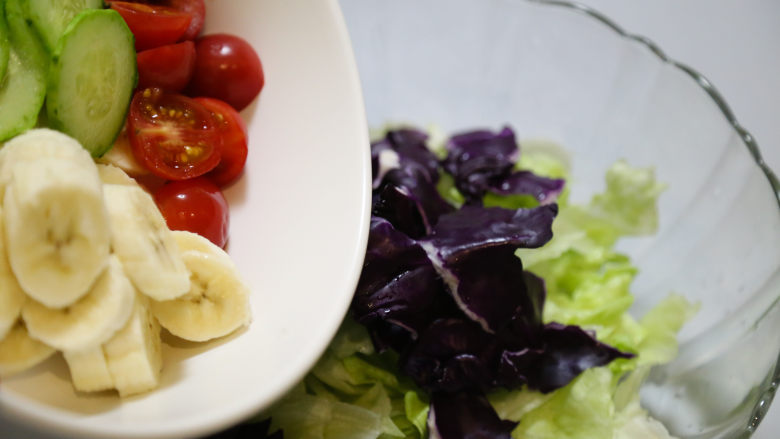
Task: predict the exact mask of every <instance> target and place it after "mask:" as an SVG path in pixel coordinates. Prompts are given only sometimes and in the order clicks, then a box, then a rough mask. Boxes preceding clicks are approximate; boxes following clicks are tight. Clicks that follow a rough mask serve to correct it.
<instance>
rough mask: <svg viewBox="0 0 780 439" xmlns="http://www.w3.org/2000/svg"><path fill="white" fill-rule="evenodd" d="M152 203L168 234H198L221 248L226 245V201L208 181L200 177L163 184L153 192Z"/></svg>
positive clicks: (227, 221) (228, 222)
mask: <svg viewBox="0 0 780 439" xmlns="http://www.w3.org/2000/svg"><path fill="white" fill-rule="evenodd" d="M154 201H155V202H156V203H157V207H158V208H159V209H160V212H162V215H163V217H164V218H165V222H166V223H167V224H168V228H170V229H171V230H187V231H189V232H193V233H197V234H199V235H201V236H203V237H205V238H207V239H208V240H209V241H211V242H213V243H214V244H216V245H218V246H220V247H224V246H225V244H226V243H227V239H228V227H229V225H230V218H229V214H228V204H227V200H225V196H224V195H222V191H220V190H219V188H218V187H217V186H216V185H215V184H214V183H212V182H211V181H210V180H208V179H206V178H203V177H199V178H193V179H191V180H183V181H172V182H169V183H166V184H165V185H163V186H162V187H160V188H159V189H157V190H156V191H155V192H154Z"/></svg>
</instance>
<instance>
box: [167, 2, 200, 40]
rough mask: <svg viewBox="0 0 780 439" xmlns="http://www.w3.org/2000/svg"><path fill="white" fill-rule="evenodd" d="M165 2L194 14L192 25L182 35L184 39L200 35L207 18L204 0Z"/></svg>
mask: <svg viewBox="0 0 780 439" xmlns="http://www.w3.org/2000/svg"><path fill="white" fill-rule="evenodd" d="M163 4H164V5H166V6H168V7H170V8H173V9H176V10H177V11H181V12H185V13H187V14H190V15H192V21H190V27H188V28H187V32H184V35H182V37H181V39H182V40H194V39H195V38H197V37H198V34H200V31H201V29H203V22H204V21H205V20H206V5H205V4H204V3H203V0H165V1H163Z"/></svg>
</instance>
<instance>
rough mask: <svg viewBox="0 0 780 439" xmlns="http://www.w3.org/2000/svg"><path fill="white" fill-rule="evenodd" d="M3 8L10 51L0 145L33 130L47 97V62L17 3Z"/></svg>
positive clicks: (12, 0) (0, 93)
mask: <svg viewBox="0 0 780 439" xmlns="http://www.w3.org/2000/svg"><path fill="white" fill-rule="evenodd" d="M4 5H5V11H4V12H5V19H6V21H7V24H8V31H9V32H8V34H9V35H8V36H9V40H10V48H9V52H8V67H7V72H6V77H5V79H4V80H3V82H2V83H0V84H2V85H0V141H5V140H8V139H10V138H11V137H13V136H15V135H17V134H21V133H23V132H24V131H27V130H28V129H30V128H32V127H34V126H35V124H36V122H37V120H38V113H40V111H41V107H42V106H43V100H44V97H45V94H46V65H47V62H48V61H47V59H48V57H47V56H46V52H45V49H44V48H43V45H42V43H41V42H40V40H39V39H38V36H37V35H35V33H34V31H33V30H32V29H31V28H30V27H29V26H28V25H27V22H26V20H25V18H24V13H23V10H22V6H21V4H20V3H19V0H6V1H5V2H4Z"/></svg>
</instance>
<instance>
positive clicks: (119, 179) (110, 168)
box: [97, 163, 138, 186]
mask: <svg viewBox="0 0 780 439" xmlns="http://www.w3.org/2000/svg"><path fill="white" fill-rule="evenodd" d="M97 170H98V175H99V176H100V181H101V182H103V184H123V185H127V186H137V185H138V182H137V181H135V179H134V178H133V177H131V176H129V175H127V173H125V171H123V170H122V169H120V168H118V167H116V166H114V165H111V164H101V163H98V164H97Z"/></svg>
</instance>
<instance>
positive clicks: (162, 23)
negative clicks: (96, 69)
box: [110, 1, 192, 52]
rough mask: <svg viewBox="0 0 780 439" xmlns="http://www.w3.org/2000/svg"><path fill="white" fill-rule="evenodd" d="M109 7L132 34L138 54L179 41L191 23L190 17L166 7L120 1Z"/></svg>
mask: <svg viewBox="0 0 780 439" xmlns="http://www.w3.org/2000/svg"><path fill="white" fill-rule="evenodd" d="M110 5H111V9H114V10H115V11H117V12H119V14H120V15H121V16H122V18H124V19H125V23H127V27H129V28H130V31H131V32H133V36H135V50H136V51H138V52H140V51H142V50H146V49H151V48H154V47H159V46H164V45H166V44H173V43H175V42H176V41H179V39H181V37H182V36H183V35H184V33H185V32H187V29H188V28H189V26H190V22H191V21H192V15H190V14H188V13H186V12H182V11H177V10H176V9H173V8H169V7H166V6H158V5H148V4H143V3H131V2H122V1H112V2H110Z"/></svg>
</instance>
